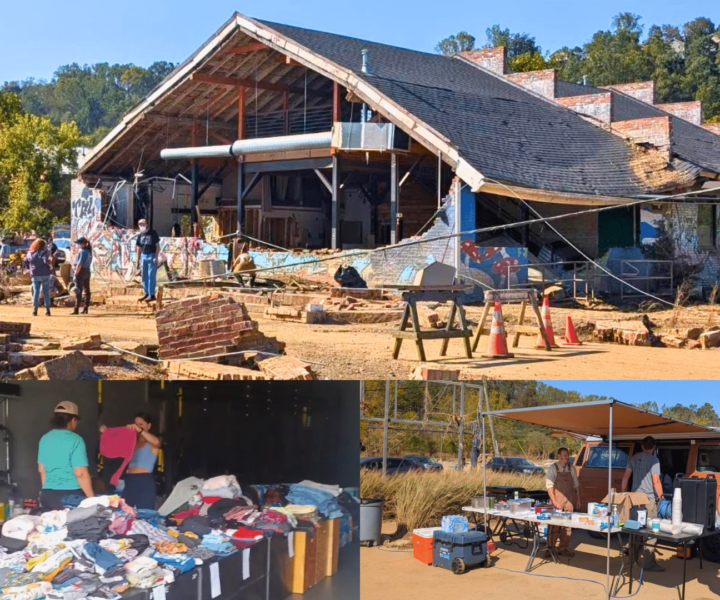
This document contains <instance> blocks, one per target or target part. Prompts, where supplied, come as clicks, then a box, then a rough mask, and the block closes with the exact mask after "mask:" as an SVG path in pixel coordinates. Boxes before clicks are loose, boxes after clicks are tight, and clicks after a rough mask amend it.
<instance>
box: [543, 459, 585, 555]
mask: <svg viewBox="0 0 720 600" xmlns="http://www.w3.org/2000/svg"><path fill="white" fill-rule="evenodd" d="M557 457H558V459H557V462H555V463H553V464H551V465H550V466H549V467H548V470H547V475H546V476H545V487H546V488H547V491H548V494H549V496H550V500H551V501H552V503H553V506H554V507H555V509H556V510H562V511H565V512H572V511H573V509H574V508H577V509H579V508H580V481H579V480H578V477H577V472H576V471H575V467H574V466H573V465H571V464H569V463H570V452H569V451H568V449H567V448H560V449H559V450H558V453H557ZM571 534H572V529H571V528H570V527H557V526H555V525H550V526H549V527H548V547H549V548H555V546H557V548H558V554H559V555H560V556H567V557H573V556H575V553H574V552H572V551H571V550H570V548H569V546H570V535H571ZM547 558H550V551H549V550H548V552H547Z"/></svg>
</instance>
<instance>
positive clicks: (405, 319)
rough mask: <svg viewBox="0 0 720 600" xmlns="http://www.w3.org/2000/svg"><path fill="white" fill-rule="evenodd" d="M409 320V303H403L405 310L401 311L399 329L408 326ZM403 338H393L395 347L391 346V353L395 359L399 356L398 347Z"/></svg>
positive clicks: (404, 328)
mask: <svg viewBox="0 0 720 600" xmlns="http://www.w3.org/2000/svg"><path fill="white" fill-rule="evenodd" d="M409 320H410V303H409V302H406V303H405V312H403V317H402V321H401V322H400V331H405V330H406V329H407V326H408V321H409ZM402 343H403V340H402V338H395V348H393V355H392V357H393V358H394V359H396V360H397V357H398V356H400V348H401V346H402Z"/></svg>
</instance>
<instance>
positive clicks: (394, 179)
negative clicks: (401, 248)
mask: <svg viewBox="0 0 720 600" xmlns="http://www.w3.org/2000/svg"><path fill="white" fill-rule="evenodd" d="M399 194H400V187H399V186H398V164H397V154H392V155H391V157H390V243H391V244H397V243H398V242H399V241H400V240H399V239H398V200H399V198H398V196H399Z"/></svg>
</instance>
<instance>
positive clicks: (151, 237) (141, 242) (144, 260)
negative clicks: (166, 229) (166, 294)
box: [135, 219, 160, 302]
mask: <svg viewBox="0 0 720 600" xmlns="http://www.w3.org/2000/svg"><path fill="white" fill-rule="evenodd" d="M138 229H139V230H140V234H139V235H138V237H137V241H136V242H135V246H136V247H137V268H138V271H140V273H141V274H142V284H143V292H144V294H143V296H142V297H141V298H140V299H139V300H138V302H144V301H147V302H152V301H154V300H155V282H156V279H157V268H158V254H159V253H160V236H159V235H158V234H157V231H155V230H154V229H150V228H149V227H148V224H147V221H146V220H145V219H140V220H139V221H138Z"/></svg>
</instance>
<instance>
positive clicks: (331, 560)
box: [325, 519, 340, 577]
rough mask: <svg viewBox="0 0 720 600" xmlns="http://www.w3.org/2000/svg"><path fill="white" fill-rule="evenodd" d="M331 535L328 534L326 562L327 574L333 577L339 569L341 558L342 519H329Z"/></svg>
mask: <svg viewBox="0 0 720 600" xmlns="http://www.w3.org/2000/svg"><path fill="white" fill-rule="evenodd" d="M328 525H329V527H330V535H329V536H328V540H327V542H328V554H327V562H326V564H325V575H326V576H327V577H332V576H333V575H335V573H337V571H338V560H339V558H340V519H332V520H330V521H328Z"/></svg>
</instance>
